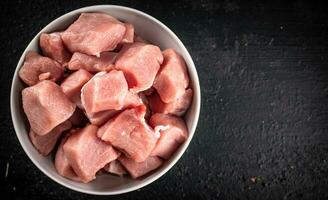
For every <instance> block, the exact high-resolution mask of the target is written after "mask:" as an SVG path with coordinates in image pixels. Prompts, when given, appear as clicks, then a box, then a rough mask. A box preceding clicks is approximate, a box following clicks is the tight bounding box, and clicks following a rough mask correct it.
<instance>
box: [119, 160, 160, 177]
mask: <svg viewBox="0 0 328 200" xmlns="http://www.w3.org/2000/svg"><path fill="white" fill-rule="evenodd" d="M118 160H119V161H120V162H121V164H122V165H123V166H124V167H125V169H126V170H128V172H129V174H130V175H131V176H132V178H138V177H140V176H143V175H145V174H147V173H149V172H151V171H153V170H155V169H157V168H158V167H159V166H161V165H162V163H163V161H162V160H161V159H160V158H158V157H156V156H150V157H148V158H147V159H146V160H144V161H143V162H136V161H134V160H133V159H130V158H127V157H126V156H124V155H122V156H120V157H119V158H118Z"/></svg>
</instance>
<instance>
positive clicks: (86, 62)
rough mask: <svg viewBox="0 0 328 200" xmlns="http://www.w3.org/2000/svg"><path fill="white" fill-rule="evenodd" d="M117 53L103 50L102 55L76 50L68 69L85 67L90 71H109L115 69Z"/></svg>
mask: <svg viewBox="0 0 328 200" xmlns="http://www.w3.org/2000/svg"><path fill="white" fill-rule="evenodd" d="M116 56H117V53H115V52H103V53H101V54H100V57H96V56H90V55H87V54H83V53H80V52H75V53H74V54H73V56H72V58H71V60H70V61H69V63H68V69H70V70H79V69H85V70H87V71H89V72H100V71H109V70H111V69H113V67H114V62H115V59H116Z"/></svg>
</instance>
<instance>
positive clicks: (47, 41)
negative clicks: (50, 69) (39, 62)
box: [40, 32, 71, 66]
mask: <svg viewBox="0 0 328 200" xmlns="http://www.w3.org/2000/svg"><path fill="white" fill-rule="evenodd" d="M60 34H61V33H59V32H54V33H49V34H47V33H41V36H40V47H41V50H42V53H43V54H44V55H45V56H48V57H50V58H52V59H54V60H55V61H57V62H59V63H60V64H62V65H64V66H65V65H67V63H68V61H69V59H70V58H71V53H70V52H69V51H68V50H67V49H66V47H65V46H64V44H63V41H62V39H61V37H60Z"/></svg>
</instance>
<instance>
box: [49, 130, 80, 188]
mask: <svg viewBox="0 0 328 200" xmlns="http://www.w3.org/2000/svg"><path fill="white" fill-rule="evenodd" d="M69 135H70V134H66V135H65V137H64V138H63V139H62V141H61V142H60V145H59V147H58V150H57V153H56V157H55V168H56V170H57V172H58V173H59V174H60V175H62V176H63V177H66V178H68V179H71V180H73V181H78V182H81V179H80V178H79V177H78V176H77V174H76V173H75V172H74V170H73V168H72V167H71V166H70V164H69V162H68V160H67V158H66V155H65V153H64V150H63V146H64V144H65V142H66V140H67V138H68V136H69Z"/></svg>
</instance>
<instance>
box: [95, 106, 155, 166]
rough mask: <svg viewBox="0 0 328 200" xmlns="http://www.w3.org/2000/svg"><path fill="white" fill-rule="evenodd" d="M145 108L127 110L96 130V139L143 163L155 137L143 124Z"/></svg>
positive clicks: (144, 123) (151, 148)
mask: <svg viewBox="0 0 328 200" xmlns="http://www.w3.org/2000/svg"><path fill="white" fill-rule="evenodd" d="M145 113H146V108H145V106H138V107H136V108H132V109H127V110H125V111H123V112H122V113H120V114H119V115H117V116H116V117H115V118H112V119H110V120H109V121H108V122H107V123H106V124H104V125H103V126H101V127H100V128H99V130H98V133H97V134H98V137H100V138H101V139H102V140H104V141H107V142H109V143H110V144H112V145H113V146H114V147H116V148H117V149H120V150H121V151H123V152H124V153H125V154H126V155H127V156H128V157H130V158H132V159H133V160H135V161H137V162H142V161H144V160H145V159H146V158H147V157H148V156H149V154H150V152H151V151H152V150H153V148H154V147H155V144H156V142H157V139H158V138H157V137H156V136H155V133H154V131H153V130H152V129H151V128H150V127H149V126H148V125H147V123H146V122H145V119H144V116H145Z"/></svg>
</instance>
